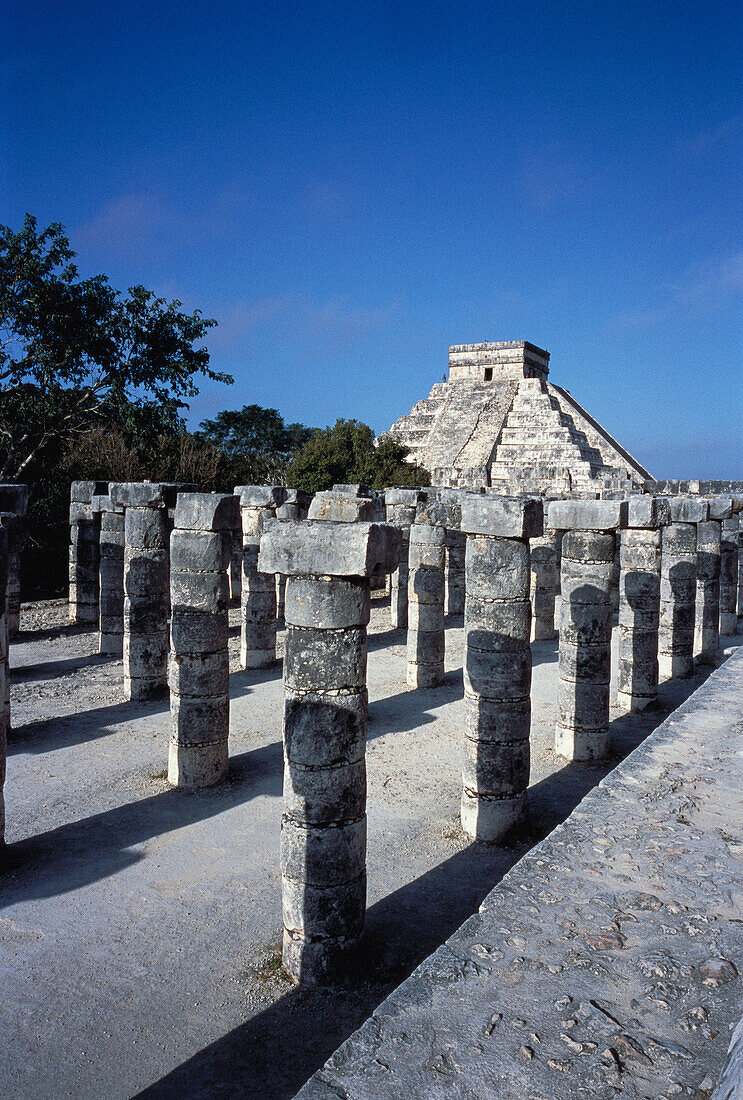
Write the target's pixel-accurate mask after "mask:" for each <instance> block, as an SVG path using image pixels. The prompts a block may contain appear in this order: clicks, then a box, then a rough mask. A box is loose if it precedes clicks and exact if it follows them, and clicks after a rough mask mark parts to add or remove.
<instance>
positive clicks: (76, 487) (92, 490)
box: [69, 481, 108, 624]
mask: <svg viewBox="0 0 743 1100" xmlns="http://www.w3.org/2000/svg"><path fill="white" fill-rule="evenodd" d="M107 492H108V485H107V484H106V482H105V481H103V482H101V481H73V482H72V485H71V486H70V596H69V600H70V619H71V621H72V622H73V623H80V624H83V623H96V624H97V623H98V599H99V592H100V588H99V584H100V579H99V572H98V571H99V566H100V551H99V537H100V515H99V514H98V513H95V512H93V509H92V502H93V497H94V496H95V495H103V494H105V493H107Z"/></svg>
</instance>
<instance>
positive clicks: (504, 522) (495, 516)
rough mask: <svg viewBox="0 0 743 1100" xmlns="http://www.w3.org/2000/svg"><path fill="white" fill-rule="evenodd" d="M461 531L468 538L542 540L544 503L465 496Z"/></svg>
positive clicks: (526, 499) (494, 497)
mask: <svg viewBox="0 0 743 1100" xmlns="http://www.w3.org/2000/svg"><path fill="white" fill-rule="evenodd" d="M461 508H462V524H461V529H462V531H464V532H465V533H466V534H468V535H488V536H490V537H491V538H492V537H499V538H511V539H529V538H539V537H540V536H541V535H542V534H543V530H544V506H543V503H542V501H541V500H536V499H530V498H524V499H521V498H516V497H497V496H479V495H477V494H474V493H473V494H467V495H466V496H463V497H462V504H461Z"/></svg>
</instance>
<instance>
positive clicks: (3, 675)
mask: <svg viewBox="0 0 743 1100" xmlns="http://www.w3.org/2000/svg"><path fill="white" fill-rule="evenodd" d="M7 582H8V532H7V530H6V529H5V527H4V526H2V525H0V592H2V591H4V586H5V585H6V584H7ZM8 656H9V654H8V620H7V611H6V609H5V604H4V603H0V693H1V694H0V700H3V701H4V700H5V699H7V700H8V703H7V708H6V706H5V705H3V707H2V710H0V849H1V848H2V847H3V846H4V844H5V773H6V766H7V758H8V729H9V727H10V694H9V690H8V689H9V685H10V668H9V660H8Z"/></svg>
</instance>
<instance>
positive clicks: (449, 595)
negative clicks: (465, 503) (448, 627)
mask: <svg viewBox="0 0 743 1100" xmlns="http://www.w3.org/2000/svg"><path fill="white" fill-rule="evenodd" d="M466 548H467V536H466V535H465V534H464V533H463V532H462V531H456V530H453V529H451V528H447V530H446V603H445V606H444V611H445V613H446V614H447V615H462V614H464V591H465V580H464V571H465V551H466Z"/></svg>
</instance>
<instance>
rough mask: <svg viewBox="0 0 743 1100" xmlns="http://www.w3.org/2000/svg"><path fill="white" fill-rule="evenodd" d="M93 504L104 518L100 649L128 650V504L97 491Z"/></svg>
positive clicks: (116, 653)
mask: <svg viewBox="0 0 743 1100" xmlns="http://www.w3.org/2000/svg"><path fill="white" fill-rule="evenodd" d="M91 508H92V511H93V513H94V514H97V515H98V517H99V522H100V545H99V566H98V579H99V592H100V596H99V619H98V631H99V634H98V652H99V653H103V654H109V655H111V656H113V657H121V656H122V655H123V652H124V508H123V506H121V505H116V504H114V502H113V501H112V500H111V497H110V496H108V495H107V494H94V496H93V498H92V500H91Z"/></svg>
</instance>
